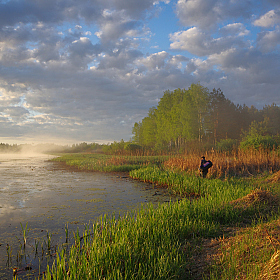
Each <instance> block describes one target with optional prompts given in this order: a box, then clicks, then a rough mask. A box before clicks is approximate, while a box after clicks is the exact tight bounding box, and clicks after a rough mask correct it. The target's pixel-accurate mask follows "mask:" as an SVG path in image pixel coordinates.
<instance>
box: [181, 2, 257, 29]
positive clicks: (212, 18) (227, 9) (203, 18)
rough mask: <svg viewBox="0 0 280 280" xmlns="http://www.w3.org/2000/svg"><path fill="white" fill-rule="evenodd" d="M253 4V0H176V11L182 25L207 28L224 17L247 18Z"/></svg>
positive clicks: (213, 25)
mask: <svg viewBox="0 0 280 280" xmlns="http://www.w3.org/2000/svg"><path fill="white" fill-rule="evenodd" d="M254 6H255V2H254V1H253V0H247V1H233V0H231V1H227V0H178V2H177V4H176V12H177V15H178V18H179V19H180V21H181V23H182V24H183V25H185V26H198V27H199V28H202V29H209V28H213V27H215V26H216V25H217V24H218V23H219V22H221V21H223V20H224V19H229V18H230V19H233V18H240V17H241V16H242V17H245V18H249V17H250V16H251V9H252V8H253V7H254Z"/></svg>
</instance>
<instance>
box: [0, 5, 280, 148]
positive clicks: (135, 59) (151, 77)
mask: <svg viewBox="0 0 280 280" xmlns="http://www.w3.org/2000/svg"><path fill="white" fill-rule="evenodd" d="M279 47H280V2H279V1H278V0H246V1H245V0H244V1H240V0H173V1H169V0H165V1H161V0H159V1H153V0H141V1H140V0H91V1H88V0H80V1H74V0H10V1H1V0H0V142H4V143H37V142H44V143H46V142H47V143H79V142H83V141H85V142H98V143H108V142H111V141H120V140H121V139H124V140H129V139H130V138H131V137H132V134H131V131H132V127H133V125H134V123H135V122H138V121H141V120H142V119H143V118H144V117H145V116H147V113H148V110H149V108H151V107H152V106H157V103H158V101H159V99H160V98H161V97H162V96H163V94H164V91H166V90H174V89H176V88H188V87H189V86H190V85H191V84H192V83H197V82H200V83H201V84H202V85H203V86H205V87H207V88H208V89H209V90H210V91H211V90H212V89H213V88H221V90H222V91H223V93H224V94H225V96H226V97H227V98H229V99H230V100H231V101H233V102H234V103H235V104H242V105H243V104H246V105H247V106H249V107H250V106H251V105H253V106H255V107H257V108H259V109H261V108H263V106H265V105H268V104H272V103H276V104H277V105H278V106H279V105H280V79H279V77H280V59H279V58H280V51H279Z"/></svg>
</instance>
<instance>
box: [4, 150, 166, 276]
mask: <svg viewBox="0 0 280 280" xmlns="http://www.w3.org/2000/svg"><path fill="white" fill-rule="evenodd" d="M51 158H52V157H51V156H48V155H40V156H38V155H36V156H35V155H31V156H28V157H26V156H20V155H13V156H10V157H7V156H3V155H2V156H1V155H0V162H1V164H0V172H1V173H0V174H1V180H0V221H1V222H0V278H1V279H12V270H11V268H12V266H14V265H15V266H17V265H18V263H16V262H18V260H16V259H17V258H18V257H17V256H16V254H17V253H16V252H17V249H16V248H18V247H19V246H20V242H21V241H20V240H21V238H22V226H23V227H25V225H26V223H28V228H30V231H29V232H28V238H27V243H28V240H29V243H31V241H32V242H34V240H39V238H46V235H47V234H51V236H52V242H54V243H57V244H60V243H63V242H64V239H65V225H66V224H68V227H69V232H72V231H75V230H76V228H77V226H80V228H81V229H83V226H84V224H88V223H90V222H93V221H94V220H96V219H97V218H98V217H99V216H100V215H103V214H107V215H111V214H112V213H115V215H116V216H118V215H122V214H124V213H125V212H127V211H129V210H132V209H136V208H137V207H139V206H140V204H143V203H147V202H151V203H154V204H157V203H158V202H163V201H169V200H170V199H171V198H170V197H169V195H168V194H167V193H166V192H165V191H164V190H160V189H157V190H155V189H154V188H153V186H151V185H148V184H143V183H140V182H137V181H133V180H131V179H129V178H122V177H121V176H117V174H105V173H95V172H73V171H69V170H66V169H64V168H61V166H59V165H58V164H57V163H53V162H49V161H48V160H49V159H51ZM17 238H18V239H19V241H18V240H17ZM7 244H9V248H10V250H11V252H13V253H11V255H13V254H14V256H13V258H12V259H11V260H9V262H8V263H7V255H8V249H7ZM32 246H33V249H34V244H33V245H32ZM11 248H12V249H11ZM11 257H12V256H11ZM29 261H30V262H32V261H33V265H34V259H33V260H32V258H31V259H29ZM27 262H28V260H26V261H25V264H24V265H27ZM9 277H10V278H9Z"/></svg>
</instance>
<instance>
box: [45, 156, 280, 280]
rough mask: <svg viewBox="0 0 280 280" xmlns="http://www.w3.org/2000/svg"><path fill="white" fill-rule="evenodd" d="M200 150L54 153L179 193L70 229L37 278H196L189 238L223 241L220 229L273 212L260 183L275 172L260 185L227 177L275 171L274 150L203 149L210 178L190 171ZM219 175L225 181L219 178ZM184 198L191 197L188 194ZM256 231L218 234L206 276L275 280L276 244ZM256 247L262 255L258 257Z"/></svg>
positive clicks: (269, 195) (274, 204)
mask: <svg viewBox="0 0 280 280" xmlns="http://www.w3.org/2000/svg"><path fill="white" fill-rule="evenodd" d="M200 156H201V155H197V154H190V155H187V156H184V157H178V156H177V157H164V158H163V157H145V158H143V157H122V156H118V157H116V156H113V157H112V156H105V155H102V156H98V155H75V156H73V155H71V156H66V157H64V158H62V159H58V160H62V161H64V162H65V163H66V164H69V165H74V166H76V167H78V168H80V169H82V170H96V171H116V170H118V171H120V170H121V169H115V166H122V167H124V166H129V165H131V166H130V167H129V168H127V169H125V170H126V171H128V170H130V176H131V177H132V178H134V179H138V180H142V181H145V182H150V183H153V184H157V185H159V186H164V187H167V188H168V189H169V190H170V192H172V193H174V194H179V195H180V196H181V200H178V201H176V202H173V203H164V204H159V205H158V207H156V208H154V207H153V206H152V205H150V206H149V208H148V209H141V210H139V211H136V212H132V213H128V214H127V215H126V216H124V217H121V218H119V219H118V220H116V219H115V218H114V217H110V218H106V216H104V217H100V220H99V221H98V222H96V223H94V224H93V225H92V226H88V227H87V228H86V229H85V230H84V232H83V233H82V235H80V234H79V232H76V233H75V234H74V239H75V242H74V245H73V246H71V248H70V249H69V250H67V249H65V248H64V247H63V246H62V247H61V248H60V249H59V252H58V254H57V259H56V261H55V262H54V263H53V266H51V267H48V269H47V271H46V273H45V274H44V276H43V279H48V280H50V279H93V280H94V279H106V280H107V279H151V280H152V279H202V278H195V277H196V276H195V275H193V273H192V269H191V267H192V266H193V265H194V266H195V265H197V264H196V261H193V254H194V253H195V249H194V247H195V246H191V244H192V243H193V244H199V242H200V240H201V239H204V238H208V239H210V238H218V239H219V240H222V239H221V236H223V228H225V227H228V226H236V225H245V224H246V225H247V226H249V227H250V225H251V224H252V222H253V221H258V220H260V219H263V220H266V219H268V218H269V217H270V216H271V215H272V214H273V213H274V214H275V215H276V216H277V217H279V211H278V206H279V201H278V199H276V198H275V197H274V195H273V194H272V193H270V192H269V191H268V189H267V188H268V186H269V185H268V184H270V183H271V184H277V182H278V180H276V178H278V176H276V175H274V177H273V176H271V177H272V178H273V179H272V181H271V182H269V183H267V184H265V185H263V186H262V188H260V187H259V183H258V182H257V179H256V178H255V177H253V176H252V177H250V178H242V177H241V178H234V176H230V175H238V176H239V175H240V176H241V175H248V174H257V173H261V172H264V171H266V170H268V171H269V172H273V171H275V170H277V169H279V167H280V163H279V156H278V155H277V153H276V151H272V152H270V153H268V152H265V151H252V152H250V153H248V152H247V153H243V152H241V151H238V152H236V153H233V154H231V155H229V154H222V153H216V152H210V153H205V156H206V158H207V159H210V160H211V161H213V163H214V166H213V167H212V168H211V171H210V174H209V175H210V176H209V177H210V179H203V178H201V177H199V176H197V174H195V171H196V170H197V169H198V165H199V161H200ZM250 164H253V166H250ZM133 165H135V166H136V168H133V167H132V166H133ZM98 166H99V167H98ZM130 168H131V169H130ZM266 168H267V169H266ZM215 177H216V178H215ZM221 177H226V178H227V180H220V179H218V178H221ZM273 180H274V181H273ZM256 188H257V189H256ZM190 196H191V197H193V198H194V199H189V197H190ZM271 205H272V207H270V206H271ZM261 224H263V223H261ZM279 228H280V227H279ZM258 230H259V231H260V233H259V235H257V234H256V231H250V230H248V233H247V235H246V234H245V235H237V237H236V238H237V239H235V241H233V240H234V239H224V243H223V244H224V246H222V249H221V251H220V254H219V255H218V256H219V258H218V259H217V260H216V264H215V265H213V266H212V267H211V268H210V269H209V271H208V274H207V275H206V277H208V278H207V279H213V280H214V279H269V280H271V279H276V278H268V275H269V273H270V272H271V271H272V269H274V270H273V271H274V272H273V273H274V274H273V275H278V274H276V273H278V271H277V269H278V267H279V266H278V265H279V264H278V263H277V262H278V260H279V254H278V253H277V252H278V250H280V248H278V247H277V248H276V246H271V241H270V243H269V242H266V243H265V244H264V245H263V247H262V241H261V240H262V239H261V236H263V235H264V233H266V231H265V230H264V228H262V229H261V228H259V229H258ZM279 232H280V231H279ZM268 235H269V236H274V235H273V234H272V233H269V234H267V233H266V236H268ZM238 236H240V239H239V240H238ZM249 242H251V243H250V244H249ZM248 244H249V245H248ZM279 247H280V246H279ZM262 248H265V253H263V255H261V256H259V255H258V252H260V251H261V249H262ZM253 262H255V263H254V265H252V264H253ZM265 267H266V268H265ZM242 277H243V278H242ZM250 277H252V278H250ZM254 277H255V278H254ZM258 277H263V278H258ZM265 277H266V278H265Z"/></svg>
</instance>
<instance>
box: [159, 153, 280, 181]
mask: <svg viewBox="0 0 280 280" xmlns="http://www.w3.org/2000/svg"><path fill="white" fill-rule="evenodd" d="M201 156H202V155H201V154H198V153H193V154H186V155H185V156H175V157H170V159H169V160H167V161H166V162H165V167H166V168H170V169H173V170H174V169H175V170H176V169H177V170H181V171H187V172H194V171H196V170H198V168H199V165H200V158H201ZM204 156H205V157H206V159H208V160H211V161H212V162H213V167H212V168H211V169H210V171H209V174H210V176H212V177H215V178H221V177H227V176H229V175H231V176H244V175H247V176H248V175H256V174H259V173H262V172H265V171H267V172H269V173H273V172H275V171H278V170H279V169H280V157H279V154H278V152H277V151H265V150H250V151H242V150H237V151H234V152H232V153H230V154H229V153H222V152H217V151H214V150H212V151H210V152H206V153H205V154H204ZM279 177H280V175H279Z"/></svg>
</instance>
